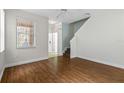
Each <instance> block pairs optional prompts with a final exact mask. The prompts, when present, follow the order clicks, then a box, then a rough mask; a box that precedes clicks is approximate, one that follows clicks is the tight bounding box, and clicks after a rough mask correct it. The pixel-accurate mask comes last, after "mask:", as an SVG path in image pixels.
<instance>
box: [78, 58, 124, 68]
mask: <svg viewBox="0 0 124 93" xmlns="http://www.w3.org/2000/svg"><path fill="white" fill-rule="evenodd" d="M78 57H79V58H82V59H86V60H90V61H93V62H96V63H101V64H105V65H109V66H113V67H117V68H122V69H124V65H120V64H115V63H111V62H106V61H101V60H97V59H93V58H89V57H82V56H78Z"/></svg>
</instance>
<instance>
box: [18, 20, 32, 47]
mask: <svg viewBox="0 0 124 93" xmlns="http://www.w3.org/2000/svg"><path fill="white" fill-rule="evenodd" d="M29 47H34V25H33V23H32V22H30V21H27V20H24V19H17V48H29Z"/></svg>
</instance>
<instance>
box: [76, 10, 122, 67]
mask: <svg viewBox="0 0 124 93" xmlns="http://www.w3.org/2000/svg"><path fill="white" fill-rule="evenodd" d="M76 34H77V52H78V55H77V56H78V57H81V58H86V59H89V60H93V61H96V62H100V63H104V64H109V65H113V66H117V67H122V68H124V10H101V11H100V12H97V11H96V13H95V12H94V13H93V14H92V15H91V17H90V18H89V19H88V21H87V22H86V23H85V24H84V25H83V27H81V28H80V30H79V31H78V32H77V33H76Z"/></svg>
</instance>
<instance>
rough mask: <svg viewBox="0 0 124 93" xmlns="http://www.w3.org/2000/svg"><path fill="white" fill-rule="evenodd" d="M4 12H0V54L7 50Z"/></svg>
mask: <svg viewBox="0 0 124 93" xmlns="http://www.w3.org/2000/svg"><path fill="white" fill-rule="evenodd" d="M4 25H5V24H4V10H2V9H1V10H0V52H3V51H4V50H5V30H4Z"/></svg>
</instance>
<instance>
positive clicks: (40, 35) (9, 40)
mask: <svg viewBox="0 0 124 93" xmlns="http://www.w3.org/2000/svg"><path fill="white" fill-rule="evenodd" d="M5 13H6V16H5V18H6V62H7V63H6V64H7V66H13V65H17V64H23V63H27V62H31V61H36V60H42V59H46V58H48V19H47V18H45V17H41V16H38V15H34V14H31V13H27V12H24V11H21V10H6V11H5ZM18 16H20V17H22V18H25V19H28V20H31V21H33V22H34V23H35V24H36V27H35V28H36V29H35V30H36V31H35V35H36V47H35V48H28V49H17V48H16V18H17V17H18Z"/></svg>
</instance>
